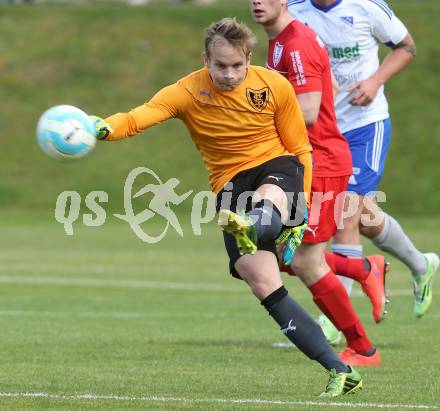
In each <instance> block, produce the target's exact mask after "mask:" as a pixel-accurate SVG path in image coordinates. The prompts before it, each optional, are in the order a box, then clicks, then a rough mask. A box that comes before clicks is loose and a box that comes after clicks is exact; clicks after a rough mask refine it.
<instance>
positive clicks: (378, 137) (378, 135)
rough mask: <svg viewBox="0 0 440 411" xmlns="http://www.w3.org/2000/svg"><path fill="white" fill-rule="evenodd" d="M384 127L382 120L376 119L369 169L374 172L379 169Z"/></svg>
mask: <svg viewBox="0 0 440 411" xmlns="http://www.w3.org/2000/svg"><path fill="white" fill-rule="evenodd" d="M384 129H385V127H384V124H383V121H378V122H376V123H375V125H374V139H373V151H372V158H371V169H372V170H373V171H375V172H376V173H377V172H378V171H379V167H380V157H381V154H382V146H383V135H384Z"/></svg>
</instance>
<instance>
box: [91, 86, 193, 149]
mask: <svg viewBox="0 0 440 411" xmlns="http://www.w3.org/2000/svg"><path fill="white" fill-rule="evenodd" d="M185 98H186V93H182V90H181V87H180V86H179V85H178V84H173V85H171V86H168V87H165V88H164V89H162V90H160V91H159V92H158V93H157V94H156V95H155V96H154V97H153V98H152V99H151V100H150V101H148V102H146V103H145V104H142V105H141V106H139V107H136V108H134V109H133V110H131V111H130V112H128V113H117V114H114V115H112V116H110V117H107V118H106V119H100V118H99V117H92V120H93V121H94V124H95V129H96V135H97V138H98V139H100V140H107V141H111V140H120V139H123V138H126V137H131V136H134V135H136V134H139V133H141V132H142V131H144V130H145V129H147V128H149V127H151V126H154V125H156V124H159V123H162V122H163V121H165V120H168V119H170V118H175V117H178V116H179V112H180V111H181V110H182V107H184V105H185Z"/></svg>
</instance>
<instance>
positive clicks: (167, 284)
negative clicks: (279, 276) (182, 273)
mask: <svg viewBox="0 0 440 411" xmlns="http://www.w3.org/2000/svg"><path fill="white" fill-rule="evenodd" d="M0 283H3V284H32V285H54V286H59V285H61V286H63V285H65V286H70V285H75V286H85V287H128V288H145V289H160V290H189V291H212V292H217V291H225V292H248V289H247V288H246V287H243V286H242V287H228V286H225V285H223V284H213V283H203V282H202V281H200V283H186V282H171V281H145V280H110V279H108V280H106V279H97V278H71V277H55V276H53V277H52V276H50V277H44V276H22V275H19V276H17V275H0ZM389 294H390V297H399V296H401V297H404V296H405V297H406V296H409V295H412V290H410V289H396V290H390V291H389ZM292 295H293V296H294V297H295V298H296V297H298V296H296V293H295V291H293V292H292ZM351 296H352V297H363V296H364V294H363V293H362V292H361V291H359V290H353V292H352V294H351ZM299 297H300V298H301V297H302V296H299Z"/></svg>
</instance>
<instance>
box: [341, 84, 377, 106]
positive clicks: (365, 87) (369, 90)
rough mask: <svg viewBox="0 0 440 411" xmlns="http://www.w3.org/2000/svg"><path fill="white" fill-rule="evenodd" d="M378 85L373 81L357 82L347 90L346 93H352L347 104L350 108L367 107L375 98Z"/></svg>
mask: <svg viewBox="0 0 440 411" xmlns="http://www.w3.org/2000/svg"><path fill="white" fill-rule="evenodd" d="M379 87H380V84H379V83H378V82H377V81H376V80H375V79H374V78H372V77H371V78H369V79H367V80H362V81H358V82H356V83H354V84H352V85H351V86H349V87H348V88H347V92H349V93H350V92H353V97H352V98H351V99H350V101H349V103H350V104H351V105H352V106H368V104H370V103H371V102H372V101H373V100H374V99H375V97H376V95H377V90H379Z"/></svg>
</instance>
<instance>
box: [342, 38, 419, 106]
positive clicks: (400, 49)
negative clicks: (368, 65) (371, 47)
mask: <svg viewBox="0 0 440 411" xmlns="http://www.w3.org/2000/svg"><path fill="white" fill-rule="evenodd" d="M415 56H416V45H415V42H414V40H413V38H412V37H411V35H410V34H409V33H408V34H407V35H406V37H405V38H404V39H403V40H402V41H401V42H400V43H398V44H396V45H395V46H392V50H391V51H390V52H389V53H388V54H387V55H386V57H385V59H384V60H383V62H382V64H381V65H380V67H379V69H378V70H377V71H376V72H375V73H374V74H373V75H372V76H371V77H370V78H368V79H366V80H363V81H358V82H357V83H354V84H352V85H351V86H350V87H349V88H348V89H347V91H349V92H350V91H352V90H355V89H358V90H357V92H356V93H355V95H354V96H353V98H352V99H351V100H350V104H352V105H353V106H366V105H368V104H370V103H371V102H372V101H373V100H374V98H375V97H376V94H377V91H378V90H379V87H381V86H383V85H384V84H385V83H386V82H387V81H388V80H389V79H391V78H392V77H394V76H395V75H396V74H398V73H399V72H400V71H402V70H403V69H404V68H405V67H406V66H407V65H408V64H409V63H411V61H412V60H413V59H414V57H415Z"/></svg>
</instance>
